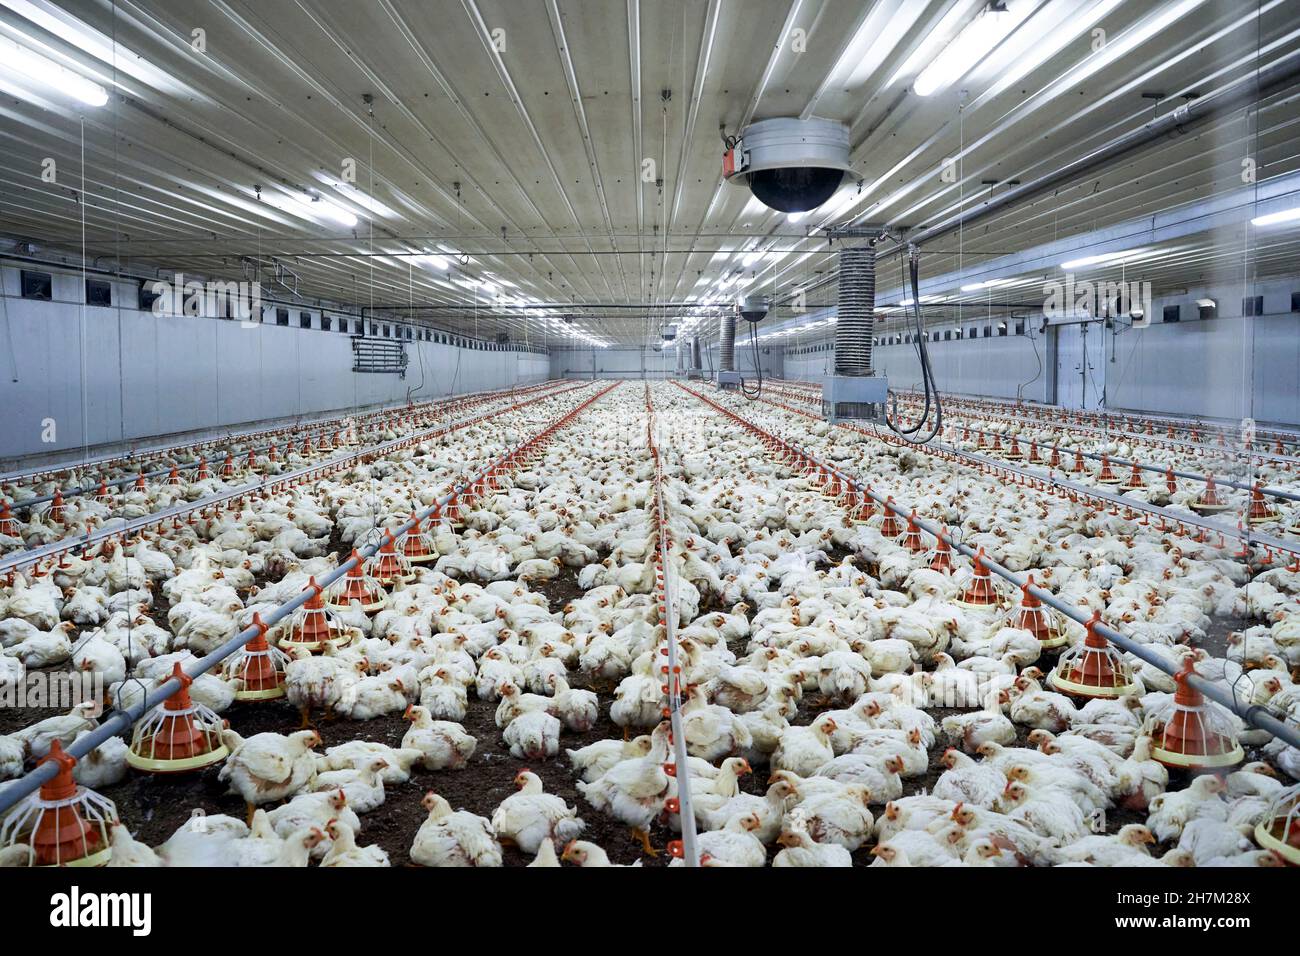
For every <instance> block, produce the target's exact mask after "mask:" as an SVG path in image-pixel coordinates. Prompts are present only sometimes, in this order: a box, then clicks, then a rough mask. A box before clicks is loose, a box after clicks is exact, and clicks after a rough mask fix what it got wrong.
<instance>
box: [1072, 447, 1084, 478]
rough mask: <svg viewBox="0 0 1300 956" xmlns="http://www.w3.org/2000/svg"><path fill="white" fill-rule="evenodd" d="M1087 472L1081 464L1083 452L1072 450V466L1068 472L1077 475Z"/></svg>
mask: <svg viewBox="0 0 1300 956" xmlns="http://www.w3.org/2000/svg"><path fill="white" fill-rule="evenodd" d="M1087 470H1088V469H1087V468H1086V467H1085V466H1084V464H1083V452H1082V451H1080V450H1079V449H1077V448H1076V449H1075V450H1074V464H1072V465H1071V466H1070V471H1072V472H1074V473H1075V474H1079V473H1080V472H1084V471H1087Z"/></svg>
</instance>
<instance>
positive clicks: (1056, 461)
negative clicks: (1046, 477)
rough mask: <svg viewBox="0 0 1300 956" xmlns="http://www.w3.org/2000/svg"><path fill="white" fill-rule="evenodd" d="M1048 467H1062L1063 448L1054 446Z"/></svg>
mask: <svg viewBox="0 0 1300 956" xmlns="http://www.w3.org/2000/svg"><path fill="white" fill-rule="evenodd" d="M1047 467H1049V468H1060V467H1061V450H1060V449H1059V448H1057V447H1056V446H1055V445H1053V446H1052V456H1051V457H1050V458H1049V459H1048V460H1047Z"/></svg>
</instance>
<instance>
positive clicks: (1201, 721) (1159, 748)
mask: <svg viewBox="0 0 1300 956" xmlns="http://www.w3.org/2000/svg"><path fill="white" fill-rule="evenodd" d="M1191 674H1192V659H1191V658H1190V657H1188V658H1184V660H1183V669H1182V670H1181V671H1179V672H1178V673H1177V674H1175V675H1174V680H1175V681H1176V682H1177V684H1178V686H1177V688H1176V689H1175V690H1174V710H1173V713H1172V714H1171V715H1170V717H1169V719H1168V720H1167V721H1165V723H1164V725H1163V726H1157V727H1156V729H1155V732H1154V733H1153V734H1152V736H1153V737H1155V738H1156V741H1157V743H1156V746H1154V747H1152V748H1151V756H1152V758H1153V759H1155V760H1159V761H1160V762H1161V763H1162V764H1165V765H1166V766H1169V767H1184V768H1191V769H1194V770H1204V769H1210V768H1218V767H1231V766H1234V765H1236V764H1238V763H1240V762H1241V761H1242V760H1243V759H1245V756H1246V754H1245V752H1244V751H1243V750H1242V749H1241V744H1239V743H1238V742H1237V735H1236V734H1235V733H1234V732H1233V730H1232V724H1231V722H1230V721H1229V719H1228V716H1227V714H1225V713H1223V712H1221V711H1220V710H1218V709H1217V708H1216V707H1214V706H1212V705H1210V704H1208V703H1206V700H1205V697H1204V696H1203V695H1202V694H1201V692H1200V691H1198V690H1196V689H1195V688H1194V687H1192V686H1191V684H1190V683H1189V681H1188V680H1187V678H1188V676H1190V675H1191Z"/></svg>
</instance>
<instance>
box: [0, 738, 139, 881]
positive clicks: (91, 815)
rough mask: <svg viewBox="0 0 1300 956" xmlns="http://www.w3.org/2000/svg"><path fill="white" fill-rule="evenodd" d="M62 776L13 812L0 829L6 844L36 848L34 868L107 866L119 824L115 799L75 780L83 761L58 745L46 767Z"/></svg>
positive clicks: (0, 838) (55, 743)
mask: <svg viewBox="0 0 1300 956" xmlns="http://www.w3.org/2000/svg"><path fill="white" fill-rule="evenodd" d="M51 762H53V763H55V764H57V765H58V768H59V772H58V773H57V774H55V776H54V778H53V779H52V780H50V781H49V782H48V783H43V784H41V789H40V790H38V791H37V792H36V793H33V794H31V795H30V796H28V797H27V798H26V799H24V800H23V801H22V802H21V803H19V804H18V805H17V806H15V807H14V808H13V810H12V811H10V813H9V815H8V816H7V817H6V818H5V820H4V823H3V825H2V826H0V845H2V846H5V847H9V846H20V845H26V846H27V847H29V848H30V854H29V856H28V865H29V866H103V865H104V864H105V863H107V862H108V861H109V860H110V859H111V858H112V856H113V849H112V847H111V846H110V845H109V844H110V840H109V828H110V827H111V826H112V825H113V824H114V823H116V822H117V807H116V806H115V805H114V804H113V801H112V800H109V799H108V798H106V797H101V796H100V795H99V794H97V793H96V792H95V791H93V790H87V789H86V788H85V787H83V786H80V785H79V784H78V783H77V781H76V780H74V779H73V777H72V768H73V767H75V766H76V765H77V758H76V757H73V756H72V755H71V754H68V753H64V751H63V744H62V743H61V742H60V741H58V740H55V741H53V742H52V743H51V744H50V752H49V753H48V754H46V755H45V757H43V758H42V759H41V763H43V764H44V763H51Z"/></svg>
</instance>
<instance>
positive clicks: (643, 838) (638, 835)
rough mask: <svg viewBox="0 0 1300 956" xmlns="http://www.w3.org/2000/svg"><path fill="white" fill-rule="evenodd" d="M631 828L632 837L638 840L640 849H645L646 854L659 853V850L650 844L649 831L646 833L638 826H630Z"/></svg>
mask: <svg viewBox="0 0 1300 956" xmlns="http://www.w3.org/2000/svg"><path fill="white" fill-rule="evenodd" d="M631 830H632V839H633V840H639V841H640V843H641V849H642V850H644V851H645V855H646V856H650V857H657V856H658V855H659V851H658V850H656V849H655V848H654V847H652V846H651V845H650V834H649V833H647V832H646V831H645V830H642V829H641V828H640V827H632V828H631Z"/></svg>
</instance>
